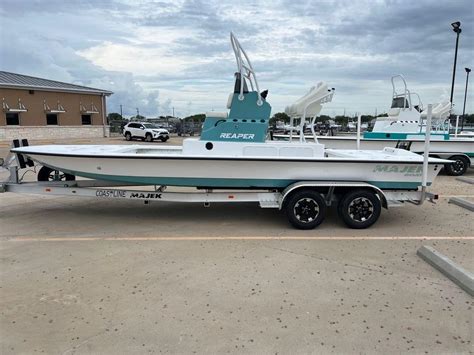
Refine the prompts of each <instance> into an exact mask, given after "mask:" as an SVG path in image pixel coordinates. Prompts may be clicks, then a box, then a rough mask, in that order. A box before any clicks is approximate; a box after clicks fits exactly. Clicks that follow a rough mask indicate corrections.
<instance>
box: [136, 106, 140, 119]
mask: <svg viewBox="0 0 474 355" xmlns="http://www.w3.org/2000/svg"><path fill="white" fill-rule="evenodd" d="M139 116H140V110H139V109H138V107H137V120H138V119H139Z"/></svg>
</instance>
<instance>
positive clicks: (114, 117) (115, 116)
mask: <svg viewBox="0 0 474 355" xmlns="http://www.w3.org/2000/svg"><path fill="white" fill-rule="evenodd" d="M107 117H108V118H109V121H122V116H120V113H117V112H111V113H109V114H108V115H107Z"/></svg>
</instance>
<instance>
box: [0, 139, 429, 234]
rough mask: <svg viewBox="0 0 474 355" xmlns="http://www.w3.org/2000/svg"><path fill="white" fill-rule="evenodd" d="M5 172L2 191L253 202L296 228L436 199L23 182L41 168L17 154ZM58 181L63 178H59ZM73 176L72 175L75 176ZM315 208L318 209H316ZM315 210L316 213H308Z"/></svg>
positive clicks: (395, 193) (309, 188) (378, 193)
mask: <svg viewBox="0 0 474 355" xmlns="http://www.w3.org/2000/svg"><path fill="white" fill-rule="evenodd" d="M19 145H28V141H27V140H22V141H21V142H20V141H18V140H16V141H14V142H13V144H12V146H14V147H17V146H19ZM0 163H1V164H0V165H2V167H3V168H4V169H8V170H9V172H10V176H9V179H8V181H6V182H3V183H0V192H13V193H20V194H36V195H46V196H65V197H72V196H78V197H95V198H98V199H102V200H127V201H143V202H144V203H145V204H150V203H151V202H160V201H166V202H187V203H202V204H204V206H205V207H209V206H210V204H211V203H242V202H256V203H258V204H259V206H260V207H261V208H275V209H279V210H284V211H285V212H286V214H287V217H288V219H289V221H290V223H291V224H292V225H293V226H295V227H296V228H300V229H312V228H315V227H316V226H318V225H319V224H320V223H321V222H322V221H323V219H324V217H325V214H326V209H327V207H330V206H333V205H336V206H337V210H338V214H339V216H340V217H341V218H342V220H343V221H344V222H345V223H346V225H348V226H349V227H351V228H356V229H361V228H367V227H369V226H371V225H372V224H374V223H375V222H376V221H377V219H378V217H379V215H380V212H381V208H382V207H383V208H385V209H388V208H391V207H400V206H404V205H405V203H412V204H417V205H421V204H422V203H423V202H424V201H425V200H429V201H431V202H434V200H436V199H438V196H437V195H435V194H431V193H429V192H427V191H426V190H425V187H426V186H424V187H423V188H422V189H421V190H382V189H380V188H378V187H377V186H374V185H372V184H369V183H365V182H355V181H298V182H295V183H293V184H291V185H289V186H288V187H286V188H285V189H283V190H262V189H260V190H220V189H197V190H195V191H194V190H189V191H188V190H186V191H168V187H167V186H158V185H141V186H137V185H136V184H133V185H127V184H124V183H123V182H114V181H103V180H91V179H80V180H75V179H74V180H67V179H65V176H64V175H61V174H60V173H59V172H56V173H55V174H53V175H52V177H51V180H52V181H38V182H28V181H25V175H26V174H27V173H28V172H34V173H36V172H37V168H38V167H39V165H36V164H35V162H33V161H31V160H29V159H26V158H25V157H23V156H22V155H21V154H10V155H9V156H8V157H7V159H6V160H5V161H0ZM61 178H62V180H61ZM73 178H74V177H73ZM315 207H316V208H315ZM314 210H317V214H312V211H314Z"/></svg>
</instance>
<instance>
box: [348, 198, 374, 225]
mask: <svg viewBox="0 0 474 355" xmlns="http://www.w3.org/2000/svg"><path fill="white" fill-rule="evenodd" d="M348 212H349V216H350V217H351V219H352V220H354V221H356V222H365V221H367V220H369V219H370V218H371V217H372V216H373V215H374V204H373V203H372V201H370V200H369V199H368V198H366V197H357V198H355V199H353V200H352V201H351V203H349V207H348Z"/></svg>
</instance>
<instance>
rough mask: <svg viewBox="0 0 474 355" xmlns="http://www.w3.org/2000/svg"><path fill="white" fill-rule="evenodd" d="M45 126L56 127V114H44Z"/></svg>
mask: <svg viewBox="0 0 474 355" xmlns="http://www.w3.org/2000/svg"><path fill="white" fill-rule="evenodd" d="M46 124H47V125H48V126H49V125H57V124H58V114H57V113H47V114H46Z"/></svg>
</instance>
